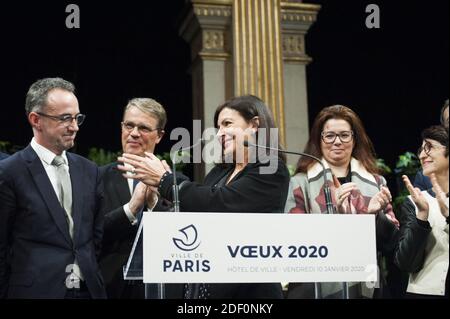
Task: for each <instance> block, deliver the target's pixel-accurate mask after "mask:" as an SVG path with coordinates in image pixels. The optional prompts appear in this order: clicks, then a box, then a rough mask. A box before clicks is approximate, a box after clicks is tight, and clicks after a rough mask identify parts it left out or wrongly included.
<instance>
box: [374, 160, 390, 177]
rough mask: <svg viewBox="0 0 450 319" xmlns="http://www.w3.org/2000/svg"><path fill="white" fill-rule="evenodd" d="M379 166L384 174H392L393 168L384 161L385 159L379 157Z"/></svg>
mask: <svg viewBox="0 0 450 319" xmlns="http://www.w3.org/2000/svg"><path fill="white" fill-rule="evenodd" d="M376 164H377V167H378V168H379V169H380V170H381V172H382V175H389V174H392V169H391V168H390V167H389V166H388V165H387V164H386V163H385V162H384V159H382V158H378V159H377V163H376Z"/></svg>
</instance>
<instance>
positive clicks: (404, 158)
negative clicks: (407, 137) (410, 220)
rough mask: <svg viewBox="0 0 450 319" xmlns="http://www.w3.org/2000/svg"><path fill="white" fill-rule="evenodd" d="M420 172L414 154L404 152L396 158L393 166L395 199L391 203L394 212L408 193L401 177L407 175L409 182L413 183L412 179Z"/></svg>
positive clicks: (418, 163)
mask: <svg viewBox="0 0 450 319" xmlns="http://www.w3.org/2000/svg"><path fill="white" fill-rule="evenodd" d="M419 170H420V162H419V159H418V158H417V156H416V154H414V153H411V152H406V153H404V154H402V155H400V156H399V157H398V161H397V163H396V166H395V170H394V172H395V177H396V182H397V194H398V195H397V197H395V199H394V201H393V206H394V210H395V211H398V210H399V209H400V207H401V205H402V204H403V202H404V201H405V199H406V197H408V195H409V192H408V190H407V189H406V187H405V185H404V183H403V180H402V176H403V175H407V176H408V177H409V179H410V180H411V182H413V180H414V177H415V176H416V174H417V172H418V171H419Z"/></svg>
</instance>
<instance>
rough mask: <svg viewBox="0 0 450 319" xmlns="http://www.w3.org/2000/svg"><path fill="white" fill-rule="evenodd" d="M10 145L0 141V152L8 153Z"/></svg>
mask: <svg viewBox="0 0 450 319" xmlns="http://www.w3.org/2000/svg"><path fill="white" fill-rule="evenodd" d="M10 146H11V143H9V142H4V141H0V151H1V152H8V149H9V148H10Z"/></svg>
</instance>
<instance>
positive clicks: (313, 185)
mask: <svg viewBox="0 0 450 319" xmlns="http://www.w3.org/2000/svg"><path fill="white" fill-rule="evenodd" d="M322 162H323V164H324V165H325V169H326V171H325V172H326V174H327V183H328V186H329V187H330V190H331V197H332V201H333V205H334V206H335V208H336V202H337V201H336V197H335V193H336V189H337V188H339V187H340V186H341V184H340V183H339V181H338V179H337V178H336V177H335V176H334V175H333V174H332V172H331V169H330V168H329V165H328V163H327V162H326V161H325V160H324V159H322ZM350 176H351V181H352V182H353V183H355V184H356V187H357V189H355V190H353V191H352V192H351V194H350V196H349V198H348V200H347V201H345V202H344V204H343V209H344V213H345V214H367V213H368V207H369V202H370V200H371V199H372V197H373V196H375V195H376V194H377V193H378V192H379V191H380V190H381V186H385V185H386V180H385V179H384V177H382V176H380V175H374V174H371V173H369V172H368V171H367V170H366V169H365V168H364V166H363V165H362V164H361V163H360V162H359V161H358V160H356V159H355V158H352V159H351V161H350ZM285 212H287V213H294V214H305V213H316V214H317V213H319V214H325V213H326V212H327V207H326V202H325V195H324V185H323V171H322V167H321V166H320V164H319V163H316V164H315V165H313V166H312V167H311V168H310V169H309V170H308V172H307V173H306V174H305V173H299V174H297V175H295V176H294V177H292V178H291V182H290V185H289V194H288V198H287V201H286V206H285ZM384 213H385V214H386V217H388V218H389V219H390V220H391V221H392V222H393V223H394V224H395V225H396V226H397V227H398V226H399V222H398V220H397V219H396V218H395V215H394V212H393V210H392V205H391V204H389V205H388V206H387V207H386V208H385V209H384Z"/></svg>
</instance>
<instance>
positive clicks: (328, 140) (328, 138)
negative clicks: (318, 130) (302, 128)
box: [322, 131, 353, 144]
mask: <svg viewBox="0 0 450 319" xmlns="http://www.w3.org/2000/svg"><path fill="white" fill-rule="evenodd" d="M338 136H339V139H340V140H341V142H342V143H350V142H351V141H352V139H353V131H343V132H341V133H335V132H322V140H323V142H324V143H325V144H333V143H334V141H336V137H338Z"/></svg>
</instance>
